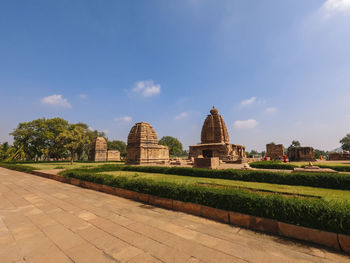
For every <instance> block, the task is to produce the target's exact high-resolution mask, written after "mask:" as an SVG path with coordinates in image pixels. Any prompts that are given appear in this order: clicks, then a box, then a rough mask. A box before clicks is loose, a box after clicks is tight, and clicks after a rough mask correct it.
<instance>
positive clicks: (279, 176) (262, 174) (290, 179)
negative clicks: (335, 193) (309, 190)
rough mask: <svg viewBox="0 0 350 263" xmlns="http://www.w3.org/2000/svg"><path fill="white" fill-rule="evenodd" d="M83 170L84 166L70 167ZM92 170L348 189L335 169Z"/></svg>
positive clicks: (345, 177)
mask: <svg viewBox="0 0 350 263" xmlns="http://www.w3.org/2000/svg"><path fill="white" fill-rule="evenodd" d="M74 170H76V171H78V170H79V171H84V170H85V169H74ZM89 170H90V171H92V172H105V171H135V172H146V173H162V174H174V175H182V176H191V177H204V178H219V179H227V180H237V181H246V182H260V183H271V184H284V185H301V186H312V187H322V188H330V189H341V190H350V175H349V174H341V173H338V174H335V173H307V172H295V173H285V172H271V171H257V170H234V169H223V170H210V169H199V168H186V167H164V166H161V167H159V166H124V165H109V164H106V165H102V166H99V167H96V168H91V169H89Z"/></svg>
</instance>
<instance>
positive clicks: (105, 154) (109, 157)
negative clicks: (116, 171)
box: [89, 137, 120, 162]
mask: <svg viewBox="0 0 350 263" xmlns="http://www.w3.org/2000/svg"><path fill="white" fill-rule="evenodd" d="M89 161H93V162H105V161H120V152H119V151H118V150H109V151H108V150H107V141H106V140H105V138H103V137H97V138H96V139H95V140H93V141H92V143H91V144H90V156H89Z"/></svg>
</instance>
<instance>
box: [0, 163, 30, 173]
mask: <svg viewBox="0 0 350 263" xmlns="http://www.w3.org/2000/svg"><path fill="white" fill-rule="evenodd" d="M0 167H3V168H7V169H11V170H16V171H20V172H27V173H30V172H31V171H33V170H35V168H34V167H31V166H29V165H18V164H15V163H0Z"/></svg>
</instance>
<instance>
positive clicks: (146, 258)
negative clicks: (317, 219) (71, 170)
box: [0, 168, 350, 263]
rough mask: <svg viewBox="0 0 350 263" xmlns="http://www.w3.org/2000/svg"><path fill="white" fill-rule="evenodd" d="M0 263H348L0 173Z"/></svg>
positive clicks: (323, 252) (320, 251)
mask: <svg viewBox="0 0 350 263" xmlns="http://www.w3.org/2000/svg"><path fill="white" fill-rule="evenodd" d="M0 262H55V263H56V262H191V263H195V262H269V263H271V262H325V263H326V262H350V257H349V256H347V255H344V254H341V253H338V252H335V251H332V250H328V249H325V248H322V247H318V246H314V245H310V244H307V243H301V242H296V241H293V240H289V239H285V238H281V237H276V236H269V235H265V234H261V233H258V232H254V231H250V230H246V229H242V228H239V227H233V226H230V225H227V224H221V223H218V222H214V221H211V220H207V219H205V218H201V217H197V216H192V215H188V214H184V213H180V212H176V211H170V210H166V209H162V208H158V207H154V206H151V205H145V204H142V203H138V202H135V201H132V200H128V199H124V198H120V197H117V196H113V195H108V194H104V193H101V192H97V191H92V190H88V189H83V188H80V187H76V186H73V185H69V184H63V183H60V182H57V181H54V180H50V179H46V178H42V177H38V176H34V175H31V174H26V173H21V172H17V171H11V170H7V169H4V168H0Z"/></svg>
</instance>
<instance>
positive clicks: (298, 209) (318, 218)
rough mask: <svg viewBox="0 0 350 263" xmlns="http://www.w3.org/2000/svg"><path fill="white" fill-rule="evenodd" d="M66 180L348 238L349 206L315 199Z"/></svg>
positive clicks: (106, 178) (85, 174) (79, 174)
mask: <svg viewBox="0 0 350 263" xmlns="http://www.w3.org/2000/svg"><path fill="white" fill-rule="evenodd" d="M63 174H64V175H65V176H67V177H73V178H77V179H80V180H85V181H89V182H95V183H99V184H105V185H109V186H113V187H118V188H124V189H128V190H132V191H136V192H140V193H145V194H151V195H155V196H159V197H164V198H170V199H175V200H180V201H184V202H192V203H197V204H202V205H206V206H210V207H214V208H219V209H224V210H228V211H236V212H240V213H244V214H249V215H253V216H259V217H266V218H271V219H276V220H278V221H282V222H286V223H290V224H295V225H301V226H305V227H311V228H316V229H321V230H325V231H330V232H335V233H343V234H350V204H349V203H348V202H329V201H324V200H322V199H316V198H300V197H299V198H298V197H284V196H281V195H278V194H269V195H266V194H261V193H255V192H250V191H245V190H241V189H218V188H211V187H204V186H199V185H188V184H176V183H170V182H159V181H153V180H150V179H139V178H130V177H126V176H112V175H104V174H96V173H94V172H92V171H74V170H68V171H65V172H64V173H63Z"/></svg>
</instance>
